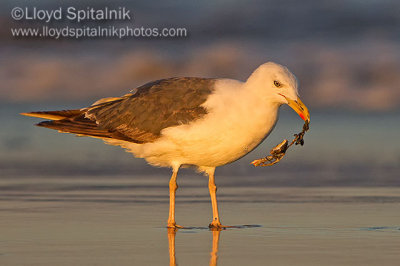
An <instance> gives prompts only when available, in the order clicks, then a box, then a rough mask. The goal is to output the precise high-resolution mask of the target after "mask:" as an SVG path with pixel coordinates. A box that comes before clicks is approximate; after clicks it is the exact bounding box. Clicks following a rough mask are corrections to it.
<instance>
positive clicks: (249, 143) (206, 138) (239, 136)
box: [166, 117, 276, 166]
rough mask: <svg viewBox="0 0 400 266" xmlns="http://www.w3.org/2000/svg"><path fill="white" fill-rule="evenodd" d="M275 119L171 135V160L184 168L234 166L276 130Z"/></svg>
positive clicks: (214, 125) (215, 125)
mask: <svg viewBox="0 0 400 266" xmlns="http://www.w3.org/2000/svg"><path fill="white" fill-rule="evenodd" d="M220 121H221V120H220ZM235 122H236V121H235ZM275 122H276V117H271V119H268V120H267V121H265V119H262V120H257V119H254V121H251V120H248V121H243V120H240V121H237V122H236V123H232V121H230V122H229V121H228V122H226V123H224V122H218V123H211V122H210V123H205V124H204V125H200V126H199V127H193V128H190V129H187V130H186V131H185V134H180V133H181V132H178V131H175V132H174V133H172V132H171V134H169V136H174V137H169V138H168V140H169V141H170V144H173V145H169V147H170V149H169V150H168V151H166V153H167V154H168V155H167V156H168V157H171V158H174V159H175V160H178V161H179V163H181V164H191V165H197V166H220V165H224V164H228V163H230V162H233V161H235V160H237V159H239V158H241V157H243V156H245V155H246V154H247V153H249V152H251V151H252V150H253V149H254V148H256V147H257V146H258V145H259V144H260V143H261V142H262V141H263V140H264V139H265V137H266V136H268V134H269V133H270V132H271V130H272V129H273V127H274V125H275Z"/></svg>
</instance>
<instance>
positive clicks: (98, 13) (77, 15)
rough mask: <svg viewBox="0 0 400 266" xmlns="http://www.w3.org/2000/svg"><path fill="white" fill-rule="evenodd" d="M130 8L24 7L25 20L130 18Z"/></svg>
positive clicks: (78, 20) (77, 20)
mask: <svg viewBox="0 0 400 266" xmlns="http://www.w3.org/2000/svg"><path fill="white" fill-rule="evenodd" d="M130 12H131V11H130V10H129V9H126V8H125V7H118V8H113V9H112V8H108V7H104V8H101V9H95V8H93V7H87V8H86V9H77V8H75V7H68V8H67V9H66V10H65V13H64V10H63V8H62V7H59V8H57V9H52V10H45V9H38V8H36V7H33V8H32V9H31V10H30V9H29V8H28V7H26V8H25V12H24V14H25V19H26V20H42V21H46V22H50V21H51V20H61V19H63V18H66V19H68V20H70V21H76V22H80V21H84V20H131V19H132V18H131V14H130Z"/></svg>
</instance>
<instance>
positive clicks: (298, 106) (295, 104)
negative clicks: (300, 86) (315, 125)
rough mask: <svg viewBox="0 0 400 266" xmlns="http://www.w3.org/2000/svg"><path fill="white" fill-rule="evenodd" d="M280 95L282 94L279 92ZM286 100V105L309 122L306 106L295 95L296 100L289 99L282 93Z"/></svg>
mask: <svg viewBox="0 0 400 266" xmlns="http://www.w3.org/2000/svg"><path fill="white" fill-rule="evenodd" d="M281 95H282V94H281ZM282 96H283V97H285V99H286V100H287V101H288V105H289V106H290V107H292V109H293V110H294V111H295V112H296V113H297V114H298V115H299V116H300V117H301V119H303V120H304V121H307V122H310V113H309V112H308V108H307V106H305V105H304V103H303V102H302V101H301V100H300V98H299V97H297V99H296V100H292V99H289V98H288V97H286V96H284V95H282Z"/></svg>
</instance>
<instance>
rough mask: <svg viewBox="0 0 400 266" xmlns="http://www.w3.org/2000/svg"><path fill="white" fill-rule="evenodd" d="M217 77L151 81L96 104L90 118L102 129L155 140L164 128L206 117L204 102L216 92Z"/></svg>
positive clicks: (146, 139)
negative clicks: (214, 90)
mask: <svg viewBox="0 0 400 266" xmlns="http://www.w3.org/2000/svg"><path fill="white" fill-rule="evenodd" d="M214 84H215V79H204V78H193V77H186V78H169V79H162V80H158V81H154V82H151V83H147V84H145V85H143V86H141V87H139V88H137V89H136V92H135V93H132V94H127V95H126V96H124V97H122V98H118V99H116V100H112V101H108V102H104V103H100V104H98V105H94V106H92V107H90V108H88V110H87V111H86V118H88V119H90V120H92V121H95V122H96V124H97V128H98V129H99V130H102V131H109V132H118V133H120V134H123V135H124V136H126V137H127V138H129V139H132V140H134V142H138V143H145V142H151V141H154V140H155V139H157V138H158V137H160V135H161V131H162V130H163V129H164V128H167V127H171V126H177V125H180V124H188V123H190V122H192V121H194V120H196V119H199V118H201V117H203V116H204V115H205V114H206V113H207V111H206V109H205V108H204V107H202V106H201V105H202V104H203V103H204V102H205V101H206V100H207V98H208V96H209V95H210V94H211V92H212V91H213V88H214Z"/></svg>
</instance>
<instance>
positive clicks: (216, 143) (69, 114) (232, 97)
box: [24, 63, 310, 228]
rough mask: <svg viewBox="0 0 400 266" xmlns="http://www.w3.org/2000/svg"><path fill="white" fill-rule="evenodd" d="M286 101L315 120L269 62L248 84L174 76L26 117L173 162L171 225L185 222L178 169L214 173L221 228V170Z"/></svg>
mask: <svg viewBox="0 0 400 266" xmlns="http://www.w3.org/2000/svg"><path fill="white" fill-rule="evenodd" d="M282 104H288V105H289V106H291V107H292V108H293V109H294V110H295V111H296V112H297V113H298V114H299V115H300V116H301V117H302V118H303V119H304V120H307V121H309V119H310V116H309V113H308V110H307V108H306V107H305V105H304V104H303V103H302V102H301V101H300V98H299V97H298V93H297V80H296V78H295V77H294V75H293V74H292V73H291V72H290V71H289V70H288V69H287V68H286V67H283V66H281V65H278V64H275V63H266V64H263V65H261V66H260V67H258V68H257V69H256V70H255V71H254V72H253V73H252V74H251V75H250V77H249V78H248V79H247V81H246V82H240V81H236V80H230V79H206V78H169V79H163V80H158V81H154V82H151V83H148V84H145V85H143V86H141V87H139V88H137V89H136V91H135V92H132V93H129V94H126V95H124V96H122V97H118V98H106V99H101V100H99V101H97V102H96V103H94V104H93V105H92V106H89V107H87V108H82V109H77V110H64V111H50V112H32V113H24V115H28V116H34V117H40V118H45V119H50V121H44V122H41V123H39V124H38V125H39V126H42V127H47V128H51V129H56V130H58V131H60V132H67V133H73V134H77V135H79V136H90V137H95V138H100V139H103V140H105V141H106V142H107V143H108V144H112V145H120V146H122V147H123V148H125V149H127V150H128V151H130V152H132V153H133V154H134V155H135V156H136V157H140V158H144V159H146V161H147V162H149V163H150V164H152V165H155V166H164V167H171V168H172V170H173V174H172V177H171V181H170V183H169V185H170V210H169V218H168V227H171V228H176V227H180V226H178V225H176V223H175V192H176V189H177V188H178V186H177V182H176V178H177V174H178V170H179V168H180V167H186V166H195V167H197V169H198V170H199V171H201V172H204V173H206V174H207V175H208V176H209V183H208V187H209V191H210V196H211V203H212V210H213V219H212V222H211V224H210V227H213V228H222V227H224V226H223V225H221V222H220V219H219V215H218V206H217V198H216V191H217V187H216V185H215V180H214V171H215V168H216V167H217V166H221V165H225V164H228V163H231V162H233V161H235V160H237V159H239V158H241V157H243V156H245V155H246V154H247V153H249V152H250V151H252V150H253V149H254V148H255V147H257V145H259V144H260V143H261V142H262V141H263V140H264V139H265V138H266V137H267V136H268V135H269V133H270V132H271V131H272V129H273V127H274V125H275V123H276V121H277V119H278V109H279V107H280V106H281V105H282Z"/></svg>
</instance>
